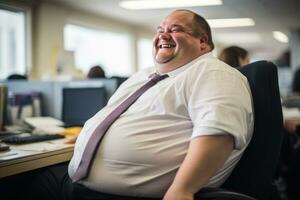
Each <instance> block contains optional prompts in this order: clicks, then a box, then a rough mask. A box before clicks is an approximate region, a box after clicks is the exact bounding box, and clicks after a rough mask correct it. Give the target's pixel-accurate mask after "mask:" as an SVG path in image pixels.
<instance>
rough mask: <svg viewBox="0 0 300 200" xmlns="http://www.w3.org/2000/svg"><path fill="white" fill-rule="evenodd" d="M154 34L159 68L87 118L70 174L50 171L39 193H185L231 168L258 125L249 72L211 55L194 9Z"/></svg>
mask: <svg viewBox="0 0 300 200" xmlns="http://www.w3.org/2000/svg"><path fill="white" fill-rule="evenodd" d="M153 41H154V42H153V59H154V63H155V67H153V68H148V69H144V70H142V71H139V72H137V73H135V74H134V75H133V76H131V77H130V78H129V79H128V80H127V81H125V82H124V83H123V84H122V85H121V87H120V88H119V89H118V90H117V91H116V93H115V94H114V95H113V96H112V97H111V99H110V100H109V102H108V104H107V106H106V107H104V108H103V109H102V110H100V111H99V112H98V113H97V114H96V115H95V116H93V117H92V118H91V119H89V120H88V121H87V122H86V124H85V126H84V127H83V129H82V132H81V133H80V135H79V137H78V139H77V141H76V144H75V150H74V155H73V158H72V160H71V162H70V164H69V176H70V178H71V180H72V183H71V181H70V179H69V177H68V176H67V175H63V176H58V175H57V174H55V173H52V175H48V176H47V177H46V176H43V178H47V179H50V181H48V182H49V183H51V184H49V185H48V186H46V185H41V184H40V185H38V186H37V187H39V188H36V191H47V192H45V193H47V194H46V195H45V197H40V196H39V198H43V199H45V198H49V199H60V198H70V199H72V198H76V199H131V200H132V199H133V200H134V199H143V198H158V199H162V198H163V199H164V200H176V199H178V200H183V199H186V200H188V199H194V196H195V195H197V192H198V191H199V190H200V189H201V188H203V187H219V186H220V185H221V184H222V183H223V182H224V181H225V180H226V178H227V177H228V176H229V175H230V173H231V172H232V170H233V169H234V167H235V165H236V164H237V162H238V161H239V159H240V158H241V156H242V154H243V152H244V150H245V149H246V147H247V145H248V143H249V141H250V139H251V136H252V131H253V111H252V98H251V94H250V89H249V85H248V82H247V79H246V78H245V77H244V76H243V75H241V73H239V72H238V71H237V70H234V69H233V68H232V67H230V66H228V65H227V64H225V63H223V62H222V61H220V60H218V59H217V58H215V57H213V55H212V53H211V51H212V50H213V48H214V44H213V42H212V36H211V30H210V27H209V25H208V23H207V22H206V21H205V19H204V18H202V17H201V16H199V15H198V14H196V13H193V12H191V11H188V10H176V11H174V12H172V13H171V14H170V15H168V16H167V17H166V18H165V19H164V20H163V21H162V23H161V24H160V25H159V27H158V29H157V33H156V34H155V36H154V40H153ZM112 59H114V58H112ZM149 85H150V86H149ZM140 88H142V89H140ZM136 91H137V92H136ZM141 91H142V94H141ZM132 94H133V95H137V94H138V95H141V96H139V97H138V98H137V97H136V96H135V97H133V96H132ZM138 95H137V96H138ZM128 97H130V98H129V100H128ZM132 98H137V99H136V100H135V102H131V105H130V106H129V105H126V106H123V105H125V104H127V102H128V101H130V99H132ZM128 106H129V107H128ZM124 107H126V108H124ZM120 108H121V109H123V110H122V111H119V109H120ZM116 112H118V114H115V113H116ZM111 118H114V120H112V119H111ZM112 121H114V122H113V123H112V124H107V122H112ZM106 129H107V130H106ZM103 132H105V135H104V137H103V138H102V139H100V140H101V141H100V142H99V144H97V142H96V140H98V139H95V138H97V134H101V133H103ZM91 146H96V149H95V152H94V155H93V156H91V154H93V149H92V148H91ZM91 152H92V153H91ZM90 157H91V160H90V159H89V158H90ZM86 164H90V165H88V167H87V166H86ZM59 178H60V180H58V179H59ZM53 183H56V186H54V184H53ZM58 185H59V186H58ZM40 188H41V190H39V189H40ZM55 189H57V190H56V191H54V192H53V190H55ZM49 191H50V192H49ZM35 195H39V194H38V192H36V194H35ZM55 195H56V196H55ZM68 195H69V196H68ZM62 196H64V197H62ZM66 196H68V197H66Z"/></svg>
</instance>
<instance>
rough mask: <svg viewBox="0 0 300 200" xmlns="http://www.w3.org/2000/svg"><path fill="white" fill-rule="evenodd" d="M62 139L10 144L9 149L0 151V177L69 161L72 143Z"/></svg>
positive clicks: (71, 153)
mask: <svg viewBox="0 0 300 200" xmlns="http://www.w3.org/2000/svg"><path fill="white" fill-rule="evenodd" d="M64 141H65V139H62V140H52V141H47V142H38V143H32V144H26V145H11V147H10V149H11V150H10V151H5V152H0V178H3V177H7V176H11V175H15V174H19V173H22V172H26V171H30V170H34V169H38V168H42V167H46V166H50V165H54V164H58V163H62V162H65V161H69V160H70V159H71V157H72V155H73V149H74V145H68V144H63V142H64Z"/></svg>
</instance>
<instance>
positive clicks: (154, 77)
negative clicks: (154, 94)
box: [150, 73, 169, 83]
mask: <svg viewBox="0 0 300 200" xmlns="http://www.w3.org/2000/svg"><path fill="white" fill-rule="evenodd" d="M167 77H169V75H168V74H164V75H159V74H157V73H153V74H151V75H150V78H151V80H152V81H154V82H155V83H157V82H158V81H161V80H163V79H165V78H167Z"/></svg>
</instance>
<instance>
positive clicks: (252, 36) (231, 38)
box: [214, 32, 262, 45]
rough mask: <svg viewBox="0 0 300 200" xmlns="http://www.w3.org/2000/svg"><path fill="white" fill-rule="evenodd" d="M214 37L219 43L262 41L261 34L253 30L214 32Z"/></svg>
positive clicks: (236, 43)
mask: <svg viewBox="0 0 300 200" xmlns="http://www.w3.org/2000/svg"><path fill="white" fill-rule="evenodd" d="M214 38H215V40H216V41H218V42H219V43H222V44H226V45H230V44H231V45H233V44H235V45H238V44H256V43H259V42H262V38H261V36H260V35H259V34H257V33H253V32H246V33H244V32H240V33H238V32H237V33H216V34H214Z"/></svg>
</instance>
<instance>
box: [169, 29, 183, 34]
mask: <svg viewBox="0 0 300 200" xmlns="http://www.w3.org/2000/svg"><path fill="white" fill-rule="evenodd" d="M171 31H172V32H173V33H176V32H180V31H181V30H180V29H179V28H172V29H171Z"/></svg>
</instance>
